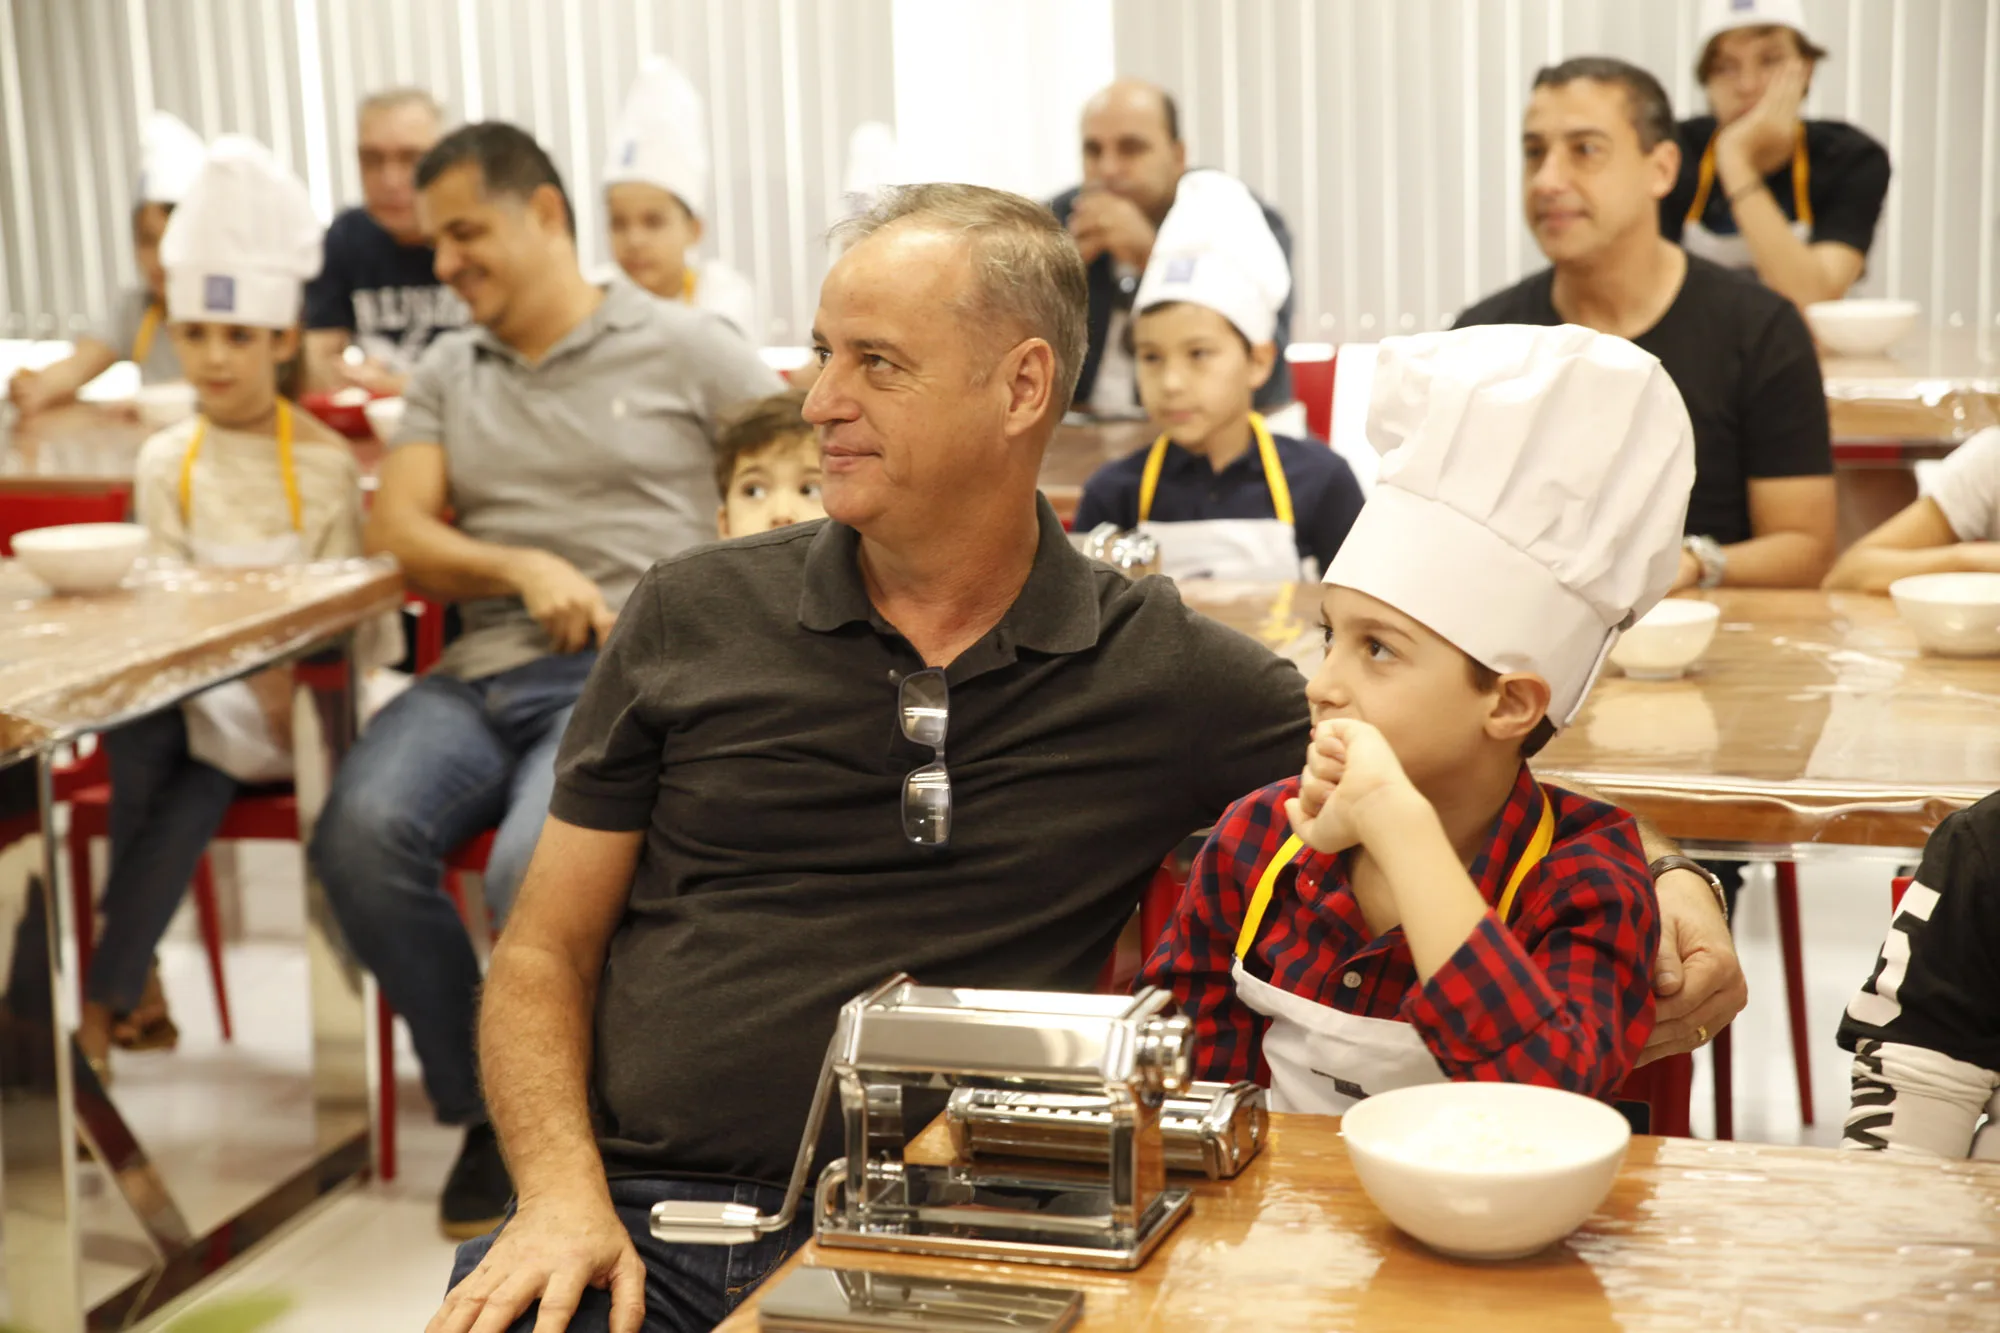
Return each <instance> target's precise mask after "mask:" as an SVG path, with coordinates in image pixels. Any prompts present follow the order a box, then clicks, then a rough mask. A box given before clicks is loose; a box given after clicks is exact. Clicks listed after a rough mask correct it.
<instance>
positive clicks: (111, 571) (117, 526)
mask: <svg viewBox="0 0 2000 1333" xmlns="http://www.w3.org/2000/svg"><path fill="white" fill-rule="evenodd" d="M146 539H147V533H146V530H145V529H144V528H142V527H140V526H139V525H138V524H137V523H69V524H65V525H64V526H62V527H56V528H30V529H29V530H28V531H26V532H17V533H15V534H14V556H15V558H16V559H18V560H19V561H20V562H21V564H22V566H23V567H25V568H26V569H27V571H28V572H29V573H30V574H33V575H34V576H35V577H36V578H38V579H40V580H41V581H42V582H44V583H46V584H48V585H49V587H51V588H53V589H55V590H56V591H57V592H59V593H86V592H109V591H111V590H112V589H113V588H116V587H117V586H118V585H119V584H120V583H121V582H123V581H124V578H125V575H126V574H128V573H129V572H131V569H132V562H133V561H134V560H137V559H138V558H139V553H140V552H141V551H143V550H145V549H146Z"/></svg>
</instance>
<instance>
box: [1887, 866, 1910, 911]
mask: <svg viewBox="0 0 2000 1333" xmlns="http://www.w3.org/2000/svg"><path fill="white" fill-rule="evenodd" d="M1914 883H1916V880H1914V879H1912V878H1910V876H1908V875H1898V876H1896V878H1894V879H1892V880H1890V881H1889V910H1890V912H1892V913H1893V912H1894V911H1895V910H1896V909H1897V908H1899V907H1901V906H1902V905H1903V895H1904V894H1906V893H1908V892H1909V891H1910V885H1912V884H1914Z"/></svg>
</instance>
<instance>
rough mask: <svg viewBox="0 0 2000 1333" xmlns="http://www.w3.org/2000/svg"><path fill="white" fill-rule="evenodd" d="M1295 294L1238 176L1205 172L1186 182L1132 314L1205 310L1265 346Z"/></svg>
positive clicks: (1281, 256) (1280, 254) (1279, 252)
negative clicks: (1183, 307)
mask: <svg viewBox="0 0 2000 1333" xmlns="http://www.w3.org/2000/svg"><path fill="white" fill-rule="evenodd" d="M1291 291H1292V268H1291V265H1290V264H1289V263H1287V262H1286V260H1285V252H1284V250H1283V248H1282V247H1280V246H1279V244H1278V238H1277V237H1276V236H1275V235H1274V234H1272V231H1271V224H1270V222H1269V221H1268V220H1267V219H1266V218H1265V217H1264V207H1263V205H1261V204H1259V203H1258V202H1257V197H1256V196H1255V195H1253V194H1251V193H1250V188H1249V187H1248V186H1246V185H1245V184H1244V183H1243V182H1242V181H1239V180H1237V179H1236V178H1235V177H1234V176H1230V175H1226V174H1224V173H1223V172H1220V171H1212V170H1206V169H1204V170H1200V171H1190V172H1188V173H1187V174H1186V175H1184V176H1182V177H1181V180H1180V186H1179V188H1178V189H1177V190H1176V192H1175V194H1174V206H1173V207H1172V208H1171V209H1169V210H1168V211H1167V216H1166V220H1165V221H1163V222H1161V223H1160V231H1159V234H1158V235H1157V236H1155V237H1154V238H1153V254H1152V257H1151V258H1150V259H1148V260H1147V261H1146V273H1145V276H1144V277H1142V278H1140V279H1139V292H1138V295H1137V296H1136V297H1135V298H1134V299H1133V302H1132V309H1133V310H1134V311H1135V312H1137V313H1140V314H1143V313H1145V311H1147V310H1148V309H1150V308H1152V307H1153V306H1156V305H1165V304H1167V303H1168V302H1170V301H1185V302H1187V303H1188V304H1190V305H1198V306H1206V307H1207V308H1208V309H1210V310H1213V311H1215V312H1216V313H1217V314H1219V315H1221V316H1222V317H1223V318H1224V319H1226V320H1228V321H1229V322H1230V323H1231V324H1234V325H1235V326H1236V328H1237V331H1238V332H1240V333H1242V335H1243V336H1244V337H1245V338H1248V339H1249V340H1250V341H1251V342H1252V343H1267V342H1270V341H1271V338H1272V336H1273V335H1274V334H1275V332H1276V330H1277V327H1278V312H1279V311H1280V310H1281V309H1283V308H1284V305H1285V298H1286V297H1287V296H1289V295H1291Z"/></svg>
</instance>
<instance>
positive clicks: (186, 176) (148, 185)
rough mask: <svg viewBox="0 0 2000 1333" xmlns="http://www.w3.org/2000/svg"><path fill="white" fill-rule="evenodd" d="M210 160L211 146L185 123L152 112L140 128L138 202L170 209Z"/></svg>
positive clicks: (161, 112) (184, 194) (171, 115)
mask: <svg viewBox="0 0 2000 1333" xmlns="http://www.w3.org/2000/svg"><path fill="white" fill-rule="evenodd" d="M207 160H208V145H206V144H204V143H203V142H202V141H201V136H200V135H199V134H196V133H195V132H194V131H193V130H191V129H189V128H188V124H187V122H186V121H184V120H182V119H181V118H180V117H179V116H176V115H173V114H171V113H169V112H166V111H155V112H153V113H152V114H151V115H149V116H147V117H146V123H145V124H144V125H141V126H140V127H139V189H138V195H137V201H138V202H139V203H142V204H165V205H167V206H168V207H170V208H171V207H173V206H174V205H176V204H178V203H180V201H181V200H183V199H185V198H186V197H187V192H188V188H189V187H190V186H192V185H193V184H194V178H195V177H196V176H199V175H200V174H201V164H202V163H203V162H205V161H207Z"/></svg>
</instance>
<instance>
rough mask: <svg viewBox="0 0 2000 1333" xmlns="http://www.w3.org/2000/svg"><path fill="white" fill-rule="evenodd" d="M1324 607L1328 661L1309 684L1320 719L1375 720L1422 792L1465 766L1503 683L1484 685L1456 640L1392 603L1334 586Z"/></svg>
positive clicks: (1325, 597)
mask: <svg viewBox="0 0 2000 1333" xmlns="http://www.w3.org/2000/svg"><path fill="white" fill-rule="evenodd" d="M1320 612H1321V615H1322V617H1323V618H1324V623H1325V628H1326V659H1325V660H1324V661H1323V662H1321V663H1320V667H1319V670H1318V671H1316V672H1314V673H1313V678H1312V679H1311V680H1310V681H1309V682H1307V684H1306V701H1307V702H1308V703H1310V704H1311V705H1312V720H1313V725H1314V726H1318V725H1319V724H1320V723H1321V722H1322V721H1324V720H1326V719H1327V718H1330V717H1351V718H1357V719H1359V720H1361V721H1363V722H1366V723H1368V724H1369V725H1370V726H1372V727H1374V728H1375V729H1376V730H1377V731H1380V732H1381V733H1382V735H1383V737H1384V738H1385V739H1387V740H1388V742H1389V746H1390V748H1391V749H1393V750H1394V751H1395V752H1396V758H1397V760H1398V761H1400V762H1401V763H1402V765H1403V771H1404V772H1406V773H1408V774H1409V775H1410V781H1411V782H1412V783H1414V784H1416V787H1417V789H1418V790H1419V791H1424V792H1429V791H1431V790H1432V789H1433V784H1435V783H1437V782H1438V781H1439V780H1440V779H1443V778H1445V777H1447V775H1449V774H1452V773H1453V772H1455V771H1458V770H1461V769H1463V768H1464V767H1465V765H1466V761H1467V760H1468V758H1470V757H1471V755H1472V754H1474V753H1475V752H1476V751H1477V748H1478V747H1479V745H1480V744H1481V743H1482V741H1483V739H1484V738H1485V737H1486V734H1487V723H1488V720H1489V718H1490V717H1491V715H1492V712H1493V709H1494V705H1495V703H1496V700H1497V693H1498V691H1497V689H1496V690H1495V691H1494V692H1483V691H1480V690H1478V689H1476V688H1475V687H1474V686H1473V683H1472V675H1471V671H1470V669H1469V668H1468V665H1467V663H1468V661H1469V659H1468V658H1467V657H1466V655H1465V654H1464V653H1463V652H1462V651H1460V650H1459V648H1458V647H1457V646H1456V645H1455V644H1452V643H1450V642H1449V641H1447V640H1445V639H1443V638H1441V637H1439V636H1438V635H1437V634H1436V633H1434V632H1433V631H1432V630H1430V629H1428V628H1427V627H1425V626H1424V625H1421V624H1419V623H1418V622H1417V621H1415V620H1412V619H1411V618H1410V617H1408V616H1406V615H1404V614H1403V613H1402V612H1401V611H1398V610H1397V609H1396V608H1395V607H1393V606H1390V605H1389V604H1388V603H1387V602H1383V601H1379V600H1377V599H1376V598H1373V597H1370V596H1368V595H1367V594H1366V593H1361V592H1356V591H1355V590H1354V589H1352V588H1341V587H1329V588H1328V589H1327V590H1326V592H1325V594H1324V595H1323V596H1322V597H1321V600H1320Z"/></svg>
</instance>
